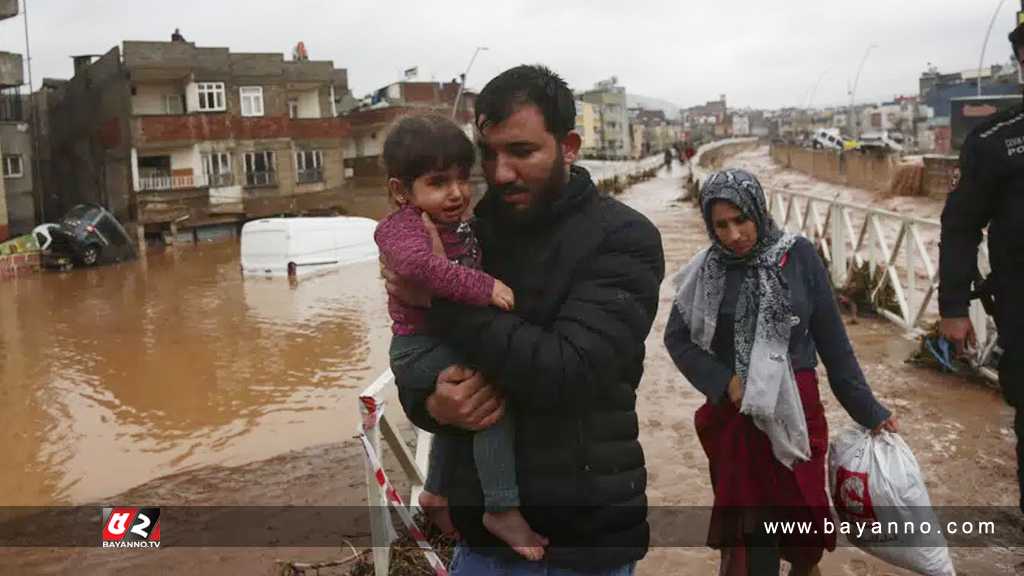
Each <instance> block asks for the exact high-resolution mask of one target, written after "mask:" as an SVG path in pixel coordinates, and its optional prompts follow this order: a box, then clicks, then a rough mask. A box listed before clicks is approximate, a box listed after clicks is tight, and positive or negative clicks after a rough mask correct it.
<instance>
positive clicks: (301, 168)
mask: <svg viewBox="0 0 1024 576" xmlns="http://www.w3.org/2000/svg"><path fill="white" fill-rule="evenodd" d="M295 175H296V178H297V180H298V183H299V184H308V183H310V182H322V181H323V179H324V169H323V157H322V156H321V154H320V151H319V150H299V151H297V152H295Z"/></svg>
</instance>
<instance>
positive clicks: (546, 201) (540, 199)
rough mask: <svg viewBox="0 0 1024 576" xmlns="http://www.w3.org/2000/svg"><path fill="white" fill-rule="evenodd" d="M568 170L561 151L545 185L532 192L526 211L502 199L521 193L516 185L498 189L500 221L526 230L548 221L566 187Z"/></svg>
mask: <svg viewBox="0 0 1024 576" xmlns="http://www.w3.org/2000/svg"><path fill="white" fill-rule="evenodd" d="M566 170H567V168H566V166H565V157H564V156H563V155H562V151H561V150H559V151H558V156H557V157H556V158H555V161H554V163H553V164H552V165H551V170H550V172H549V173H548V178H547V180H546V181H545V182H544V185H543V186H542V187H541V189H540V190H538V191H537V192H536V193H534V192H533V191H531V192H530V194H531V198H530V204H529V206H528V207H527V208H526V209H522V210H517V209H516V208H514V207H513V206H510V205H509V204H506V203H505V201H504V200H503V199H500V196H503V195H504V194H505V193H506V192H513V191H519V190H518V189H517V188H516V186H515V185H510V186H505V187H503V188H500V189H498V190H497V193H498V195H499V201H498V205H499V207H500V208H499V209H498V219H499V220H500V221H501V223H502V224H504V225H509V226H515V227H523V228H525V227H529V226H533V225H535V224H537V223H540V222H543V221H545V220H547V219H548V217H549V216H551V213H552V212H553V209H554V205H555V201H556V200H557V199H558V197H559V196H560V195H561V193H562V188H564V187H565V182H566V177H565V176H566Z"/></svg>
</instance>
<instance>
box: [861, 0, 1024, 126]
mask: <svg viewBox="0 0 1024 576" xmlns="http://www.w3.org/2000/svg"><path fill="white" fill-rule="evenodd" d="M1021 1H1022V2H1024V0H1021ZM875 48H878V44H874V43H872V44H871V45H870V46H868V49H867V50H865V51H864V57H863V58H861V59H860V66H858V67H857V76H856V77H855V78H854V80H853V87H852V88H850V121H849V123H848V124H849V125H850V129H851V133H850V136H852V137H853V138H860V123H859V122H857V124H856V131H854V127H855V125H854V122H855V119H854V105H855V104H854V99H855V98H856V97H857V84H859V83H860V73H861V72H863V71H864V63H865V62H867V61H868V55H869V54H871V51H872V50H874V49H875Z"/></svg>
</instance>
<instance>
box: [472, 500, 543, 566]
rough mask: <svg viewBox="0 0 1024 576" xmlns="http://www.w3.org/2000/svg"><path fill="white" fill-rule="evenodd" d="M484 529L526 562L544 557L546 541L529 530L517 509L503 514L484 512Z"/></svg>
mask: <svg viewBox="0 0 1024 576" xmlns="http://www.w3.org/2000/svg"><path fill="white" fill-rule="evenodd" d="M484 527H485V528H487V530H489V531H490V533H491V534H494V535H495V536H497V537H498V538H501V539H502V540H504V541H505V543H506V544H508V545H509V546H511V547H512V549H513V550H515V551H516V552H518V553H519V554H520V555H522V556H523V557H524V558H526V559H527V560H540V559H541V558H543V557H544V547H545V546H547V545H548V539H547V538H545V537H543V536H541V535H540V534H537V533H536V532H534V531H533V530H532V529H531V528H530V525H529V524H528V523H527V522H526V518H523V515H522V514H521V513H520V512H519V509H518V508H513V509H511V510H506V511H504V512H485V513H484Z"/></svg>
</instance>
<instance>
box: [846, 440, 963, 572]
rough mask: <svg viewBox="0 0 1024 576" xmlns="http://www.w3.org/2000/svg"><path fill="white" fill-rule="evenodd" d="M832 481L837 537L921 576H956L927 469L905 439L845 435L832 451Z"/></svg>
mask: <svg viewBox="0 0 1024 576" xmlns="http://www.w3.org/2000/svg"><path fill="white" fill-rule="evenodd" d="M828 477H829V488H830V490H831V491H832V503H833V504H834V505H835V507H836V513H837V514H838V522H837V523H836V533H837V534H841V535H844V536H845V537H846V538H847V539H848V540H849V541H850V542H851V543H852V544H854V545H855V546H857V547H858V548H860V549H862V550H864V551H865V552H867V553H868V554H871V555H872V556H876V557H878V558H881V559H882V560H885V561H886V562H889V563H890V564H893V565H895V566H899V567H901V568H906V569H908V570H912V571H914V572H917V573H918V574H924V575H926V576H955V575H956V571H955V570H954V569H953V562H952V560H950V558H949V550H948V549H947V548H946V538H945V537H944V536H943V535H942V527H941V526H940V524H939V522H938V519H937V518H936V516H935V512H934V511H933V510H932V504H931V500H929V498H928V490H927V488H926V487H925V485H924V477H923V476H922V475H921V468H920V467H919V466H918V465H917V459H916V458H914V454H913V452H911V451H910V447H909V446H907V444H906V442H904V441H903V439H902V438H900V437H899V436H898V435H896V434H892V433H890V432H882V433H881V434H879V435H877V436H872V435H871V432H870V431H869V430H867V429H865V428H862V427H860V426H857V427H854V428H849V429H847V430H845V431H843V432H842V433H841V434H839V435H838V436H836V437H835V438H833V439H832V442H831V444H830V447H829V456H828Z"/></svg>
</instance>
